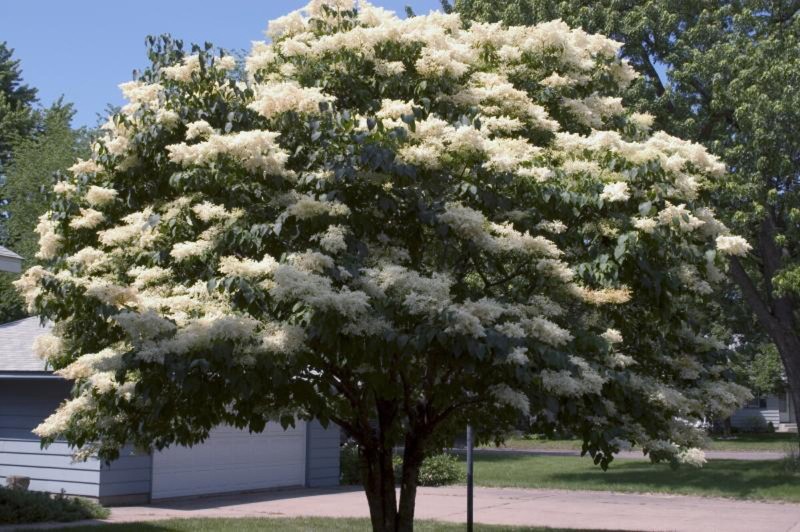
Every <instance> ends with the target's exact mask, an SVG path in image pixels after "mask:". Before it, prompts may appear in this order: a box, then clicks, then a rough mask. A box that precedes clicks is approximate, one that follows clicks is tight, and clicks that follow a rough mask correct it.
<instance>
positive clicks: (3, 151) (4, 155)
mask: <svg viewBox="0 0 800 532" xmlns="http://www.w3.org/2000/svg"><path fill="white" fill-rule="evenodd" d="M13 54H14V49H13V48H9V47H8V45H7V44H6V43H5V42H2V43H0V175H2V174H3V173H4V172H3V166H4V165H5V164H6V163H8V160H9V159H10V157H11V149H12V143H13V141H14V139H17V138H24V137H27V136H28V135H30V134H31V133H32V132H33V130H34V127H35V125H36V114H35V112H34V109H33V105H34V104H35V103H36V89H34V88H31V87H29V86H27V85H24V84H23V83H22V70H21V69H20V66H19V59H12V58H11V56H12V55H13Z"/></svg>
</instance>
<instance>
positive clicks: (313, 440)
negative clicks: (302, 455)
mask: <svg viewBox="0 0 800 532" xmlns="http://www.w3.org/2000/svg"><path fill="white" fill-rule="evenodd" d="M306 438H307V440H306V456H307V461H306V486H307V487H309V488H320V487H325V486H338V485H339V427H337V426H336V425H334V424H333V423H331V424H330V425H328V428H327V429H326V428H323V426H322V425H321V424H320V423H319V421H310V422H309V423H308V429H307V430H306Z"/></svg>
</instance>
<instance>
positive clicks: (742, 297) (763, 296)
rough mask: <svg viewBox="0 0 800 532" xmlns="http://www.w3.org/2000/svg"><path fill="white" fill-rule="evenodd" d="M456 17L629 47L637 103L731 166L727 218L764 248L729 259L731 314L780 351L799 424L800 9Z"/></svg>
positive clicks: (630, 98)
mask: <svg viewBox="0 0 800 532" xmlns="http://www.w3.org/2000/svg"><path fill="white" fill-rule="evenodd" d="M455 8H456V9H457V10H458V12H460V13H461V14H462V15H463V16H464V17H465V18H470V19H474V20H488V21H497V20H503V21H504V22H505V23H508V24H533V23H537V22H542V21H547V20H551V19H553V18H562V19H563V20H565V21H567V22H568V23H569V24H571V25H574V26H581V27H583V28H585V29H587V30H588V31H595V32H600V33H603V34H605V35H609V36H611V37H612V38H614V39H616V40H619V41H621V42H622V43H624V44H623V47H622V50H621V52H622V55H623V56H624V57H626V58H627V59H629V60H630V62H631V64H632V65H633V66H634V67H635V68H636V69H637V71H638V72H640V73H641V74H642V76H641V78H640V79H639V81H637V82H636V83H634V84H633V85H632V87H631V88H630V89H629V90H628V92H627V93H626V100H627V102H629V103H630V104H631V105H632V106H633V107H635V108H639V109H643V110H648V111H650V112H652V113H653V114H654V115H655V116H656V122H655V124H656V127H658V128H662V129H664V130H665V131H668V132H670V133H673V134H677V135H680V136H682V137H685V138H689V139H693V140H695V141H697V142H701V143H703V144H704V145H706V146H707V147H708V148H709V149H711V151H712V152H714V153H716V154H718V155H720V156H721V157H722V159H723V160H724V161H725V162H726V163H727V165H728V169H729V173H728V175H727V176H726V178H725V179H722V180H718V181H717V182H716V183H715V184H716V197H715V206H716V209H717V210H718V212H719V213H720V215H721V217H722V218H723V219H724V220H725V221H726V223H728V224H729V225H731V226H732V227H735V229H736V230H737V231H738V232H740V233H742V234H745V235H746V236H747V239H748V241H749V242H751V243H752V244H753V252H752V253H751V254H749V255H748V256H747V257H733V258H731V259H730V267H729V269H728V274H729V277H730V279H731V280H732V281H733V282H734V283H735V285H736V287H737V288H738V290H737V292H736V293H734V294H731V296H732V297H731V298H730V299H729V300H728V304H733V305H735V304H740V302H741V301H744V302H745V303H746V304H747V306H748V307H749V309H750V310H751V311H752V312H753V313H754V314H755V316H756V318H757V320H758V323H759V325H760V328H761V329H762V330H763V331H764V332H765V333H766V334H768V335H769V337H770V339H771V340H772V342H774V344H775V346H776V348H777V350H778V353H779V354H780V357H781V360H782V362H783V365H784V368H785V371H786V375H787V378H788V383H789V385H790V391H791V395H792V401H793V403H794V409H795V414H796V417H797V418H798V419H800V328H799V327H798V321H797V320H798V311H800V306H799V300H798V295H800V273H799V272H800V265H799V263H798V261H799V260H800V255H798V253H800V250H798V242H800V235H798V233H797V231H798V227H800V226H799V225H798V224H799V222H800V202H799V201H798V197H799V196H798V183H799V177H800V135H798V127H800V126H798V124H800V95H798V91H797V90H795V88H796V87H797V86H798V82H799V81H800V80H799V79H798V77H800V47H798V44H799V43H798V37H799V36H800V16H798V10H799V9H800V2H797V1H796V0H780V1H766V0H739V1H725V2H714V3H709V2H693V1H688V2H687V1H674V0H653V1H610V0H609V1H603V2H590V1H585V0H571V1H561V0H559V1H555V0H510V1H509V0H501V1H496V2H495V1H484V0H457V1H456V2H455ZM659 69H664V70H665V72H664V78H665V79H662V76H661V75H660V74H659ZM733 314H735V312H734V313H733ZM733 326H734V327H735V328H737V329H738V330H739V331H740V332H747V331H748V328H746V327H741V325H736V324H735V323H734V325H733ZM753 341H754V342H755V343H759V340H758V339H757V338H755V339H753Z"/></svg>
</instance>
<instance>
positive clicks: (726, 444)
mask: <svg viewBox="0 0 800 532" xmlns="http://www.w3.org/2000/svg"><path fill="white" fill-rule="evenodd" d="M797 441H798V437H797V434H793V433H777V432H773V433H766V434H735V435H733V436H731V437H729V438H722V437H718V436H714V437H713V438H712V439H711V443H710V445H709V447H708V450H710V451H777V452H783V451H785V450H786V448H787V447H788V446H791V445H796V444H797ZM581 443H582V442H581V441H580V440H574V439H547V438H545V437H543V436H539V435H531V436H529V437H527V438H521V437H513V438H509V439H508V440H506V442H505V447H506V448H509V449H542V450H550V451H580V450H581ZM491 447H494V446H493V445H487V446H486V448H491Z"/></svg>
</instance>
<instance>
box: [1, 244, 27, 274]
mask: <svg viewBox="0 0 800 532" xmlns="http://www.w3.org/2000/svg"><path fill="white" fill-rule="evenodd" d="M21 270H22V257H20V256H19V255H17V254H16V253H14V252H13V251H11V250H10V249H8V248H4V247H3V246H0V272H9V273H19V272H20V271H21Z"/></svg>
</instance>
